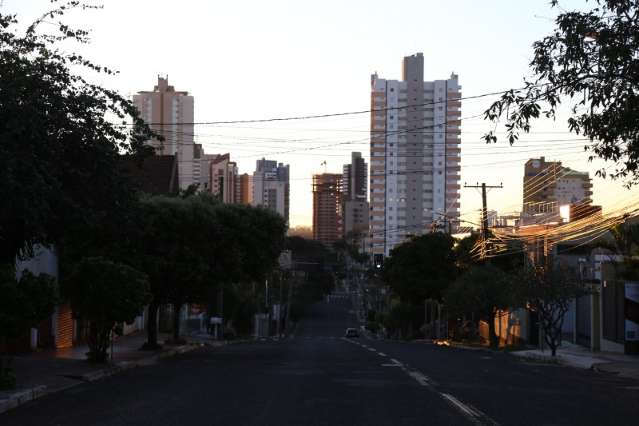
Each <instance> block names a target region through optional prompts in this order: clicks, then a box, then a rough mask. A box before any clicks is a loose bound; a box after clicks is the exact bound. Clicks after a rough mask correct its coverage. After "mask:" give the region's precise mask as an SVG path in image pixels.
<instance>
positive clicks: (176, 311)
mask: <svg viewBox="0 0 639 426" xmlns="http://www.w3.org/2000/svg"><path fill="white" fill-rule="evenodd" d="M182 305H183V304H182V303H174V304H173V343H179V342H180V311H181V310H182Z"/></svg>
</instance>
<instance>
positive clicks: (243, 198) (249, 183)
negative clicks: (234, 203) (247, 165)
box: [237, 173, 253, 204]
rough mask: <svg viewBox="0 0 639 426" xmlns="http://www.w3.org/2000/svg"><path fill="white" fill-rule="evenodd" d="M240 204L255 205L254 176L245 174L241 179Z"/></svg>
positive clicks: (239, 187)
mask: <svg viewBox="0 0 639 426" xmlns="http://www.w3.org/2000/svg"><path fill="white" fill-rule="evenodd" d="M239 178H240V179H239V185H238V197H237V199H238V202H239V203H242V204H252V203H253V176H251V175H249V174H248V173H243V174H241V175H240V177H239Z"/></svg>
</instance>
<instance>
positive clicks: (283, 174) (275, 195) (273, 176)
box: [252, 158, 290, 224]
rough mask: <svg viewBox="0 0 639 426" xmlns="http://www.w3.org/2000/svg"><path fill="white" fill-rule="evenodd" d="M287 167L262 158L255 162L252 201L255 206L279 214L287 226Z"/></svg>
mask: <svg viewBox="0 0 639 426" xmlns="http://www.w3.org/2000/svg"><path fill="white" fill-rule="evenodd" d="M289 179H290V168H289V165H288V164H287V165H284V164H282V163H279V164H278V163H277V161H272V160H266V159H264V158H262V159H261V160H257V163H256V167H255V172H254V173H253V200H252V204H253V205H256V206H264V207H267V208H269V209H271V210H273V211H275V212H277V213H279V214H280V215H281V216H282V217H284V219H285V220H286V223H287V224H288V220H289V206H290V203H289V195H290V180H289Z"/></svg>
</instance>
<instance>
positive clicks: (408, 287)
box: [383, 232, 456, 305]
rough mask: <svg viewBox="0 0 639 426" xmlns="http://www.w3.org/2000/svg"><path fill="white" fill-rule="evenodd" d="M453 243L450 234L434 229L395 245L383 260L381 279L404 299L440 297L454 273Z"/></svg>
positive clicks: (415, 301)
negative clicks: (388, 255)
mask: <svg viewBox="0 0 639 426" xmlns="http://www.w3.org/2000/svg"><path fill="white" fill-rule="evenodd" d="M453 244H454V239H453V238H452V237H451V236H450V235H448V234H444V233H440V232H436V233H430V234H426V235H422V236H419V237H414V238H412V239H411V240H409V241H406V242H405V243H403V244H400V245H398V246H397V247H395V248H394V249H393V250H391V253H390V257H389V258H388V259H387V260H386V262H385V264H384V270H383V278H384V281H385V282H386V283H387V284H388V285H389V286H390V287H391V289H392V290H393V292H394V293H395V294H397V295H398V296H399V297H400V298H401V299H402V301H403V302H405V303H410V304H413V305H421V304H423V303H424V300H425V299H438V300H439V299H441V297H442V292H443V291H444V289H445V288H446V287H447V286H448V285H449V284H450V283H451V282H453V280H454V279H455V277H456V266H455V254H454V252H453Z"/></svg>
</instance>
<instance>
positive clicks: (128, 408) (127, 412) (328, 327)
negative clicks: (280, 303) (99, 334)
mask: <svg viewBox="0 0 639 426" xmlns="http://www.w3.org/2000/svg"><path fill="white" fill-rule="evenodd" d="M353 321H354V317H353V315H351V314H349V302H348V301H347V300H345V299H343V300H336V301H333V302H332V303H322V304H319V305H317V306H316V307H315V309H314V310H313V312H312V313H311V315H310V316H309V317H308V318H307V319H306V320H305V321H304V322H303V323H302V324H301V325H300V327H298V330H297V332H296V335H295V337H294V338H292V339H287V340H285V341H281V342H273V341H261V342H255V343H247V344H238V345H230V346H227V347H224V348H221V349H219V348H218V349H208V348H204V349H202V350H198V351H195V352H191V353H189V354H185V355H183V356H180V357H177V358H173V359H168V360H164V361H162V362H161V363H159V364H158V365H154V366H150V367H145V368H140V369H136V370H129V371H127V372H125V373H123V374H120V375H117V376H114V377H111V378H109V379H105V380H103V381H99V382H95V383H91V384H84V385H81V386H78V387H75V388H71V389H69V390H67V391H65V392H62V393H59V394H55V395H50V396H48V397H45V398H42V399H40V400H37V401H35V402H33V403H31V404H27V405H24V406H22V407H20V408H18V409H16V410H14V411H10V412H8V413H5V414H0V425H2V426H13V425H15V426H17V425H20V426H26V425H190V424H193V425H331V426H333V425H348V426H356V425H393V426H394V425H448V424H450V425H464V424H469V425H472V424H500V425H591V424H592V425H637V424H639V383H637V382H633V381H629V380H623V379H619V378H616V377H614V376H610V375H605V374H601V373H595V372H590V371H584V370H576V369H571V368H565V367H558V366H552V365H545V364H531V363H524V362H521V361H519V360H518V359H516V358H514V357H511V356H509V355H507V354H495V353H492V352H487V351H469V350H461V349H450V348H441V347H436V346H432V345H428V344H425V343H400V342H388V341H373V340H367V339H363V338H360V339H350V340H347V339H344V338H342V335H343V333H344V330H345V328H346V327H348V326H353V325H355V324H354V323H353Z"/></svg>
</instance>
